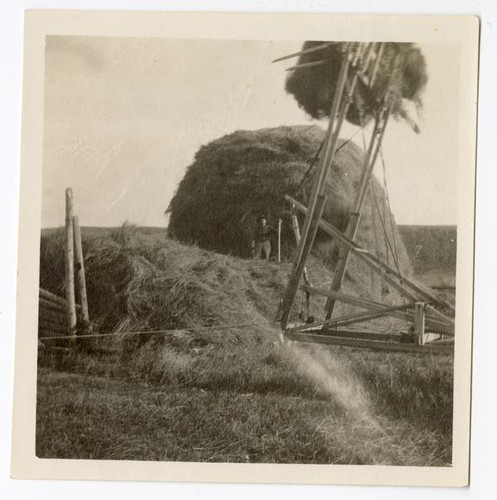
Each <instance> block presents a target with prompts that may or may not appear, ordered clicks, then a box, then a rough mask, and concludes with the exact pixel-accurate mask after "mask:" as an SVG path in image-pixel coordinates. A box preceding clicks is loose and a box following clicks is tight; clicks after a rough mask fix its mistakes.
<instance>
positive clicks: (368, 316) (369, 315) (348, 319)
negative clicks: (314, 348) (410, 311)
mask: <svg viewBox="0 0 497 500" xmlns="http://www.w3.org/2000/svg"><path fill="white" fill-rule="evenodd" d="M411 306H412V304H407V305H401V306H393V307H386V308H384V309H382V310H379V311H372V312H362V313H359V314H350V315H347V316H340V317H339V318H335V319H327V320H324V321H319V322H316V323H311V324H308V325H302V326H298V327H296V328H292V329H290V330H288V331H292V332H297V331H304V330H308V329H310V328H316V327H320V326H334V327H338V326H344V325H351V324H354V323H363V322H364V321H370V320H372V319H376V318H382V317H384V316H389V315H390V313H391V312H394V311H400V310H402V309H407V308H408V307H411Z"/></svg>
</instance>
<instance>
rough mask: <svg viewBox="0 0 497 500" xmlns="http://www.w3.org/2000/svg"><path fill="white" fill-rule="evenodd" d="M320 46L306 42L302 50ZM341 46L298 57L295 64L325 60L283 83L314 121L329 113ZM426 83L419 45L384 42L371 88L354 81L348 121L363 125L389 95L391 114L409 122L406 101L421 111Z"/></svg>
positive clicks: (317, 42) (294, 71)
mask: <svg viewBox="0 0 497 500" xmlns="http://www.w3.org/2000/svg"><path fill="white" fill-rule="evenodd" d="M323 43H324V42H322V41H307V42H305V43H304V45H303V47H302V49H303V50H306V49H311V48H313V47H316V46H318V45H322V44H323ZM343 46H344V42H334V43H329V45H328V46H327V47H326V48H324V49H322V50H317V51H315V52H309V53H305V54H302V55H300V57H299V59H298V62H297V65H301V64H307V63H313V62H318V61H324V64H322V65H318V66H311V67H304V68H296V69H294V70H292V71H291V73H290V74H289V76H288V78H287V80H286V91H287V92H288V93H290V94H292V95H293V96H294V97H295V99H296V101H297V103H298V104H299V106H300V107H301V108H303V109H304V110H305V112H306V113H308V114H309V115H310V116H312V117H313V118H318V119H320V118H324V117H326V116H328V115H329V114H330V110H331V103H332V98H333V94H334V93H335V90H336V86H337V81H338V75H339V72H340V66H341V62H342V54H343V52H342V51H343ZM427 81H428V75H427V70H426V60H425V58H424V56H423V53H422V52H421V49H420V48H419V47H418V46H416V45H415V44H413V43H393V42H391V43H385V44H384V48H383V52H382V56H381V58H380V60H379V63H378V68H377V72H376V77H375V81H374V83H373V85H372V86H369V85H368V83H366V82H364V81H362V80H361V79H358V80H357V84H356V90H355V93H354V100H353V102H352V103H351V105H350V107H349V110H348V114H347V120H348V121H349V122H351V123H353V124H354V125H361V121H362V120H364V121H365V122H366V121H368V120H369V119H371V118H374V117H375V116H376V115H377V113H378V111H379V109H380V107H381V106H382V103H383V100H384V99H385V97H387V94H388V98H389V99H390V104H391V106H392V111H391V112H392V115H393V116H394V117H396V118H404V119H407V120H408V121H409V116H408V111H407V109H406V105H405V104H406V101H410V102H412V103H413V104H414V105H415V107H416V108H417V109H420V108H421V107H422V93H423V90H424V88H425V86H426V83H427ZM361 114H362V115H363V116H362V119H361Z"/></svg>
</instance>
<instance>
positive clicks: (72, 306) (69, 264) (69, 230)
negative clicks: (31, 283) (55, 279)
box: [66, 188, 78, 335]
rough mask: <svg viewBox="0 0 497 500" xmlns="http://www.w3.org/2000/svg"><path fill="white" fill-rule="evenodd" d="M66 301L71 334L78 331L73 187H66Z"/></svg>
mask: <svg viewBox="0 0 497 500" xmlns="http://www.w3.org/2000/svg"><path fill="white" fill-rule="evenodd" d="M66 301H67V323H68V326H69V331H70V334H71V335H75V333H76V324H77V321H78V320H77V316H76V297H75V290H74V227H73V198H72V189H71V188H68V189H66Z"/></svg>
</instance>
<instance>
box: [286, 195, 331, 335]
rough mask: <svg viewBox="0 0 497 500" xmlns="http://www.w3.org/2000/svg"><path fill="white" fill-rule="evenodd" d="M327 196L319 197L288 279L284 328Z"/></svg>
mask: <svg viewBox="0 0 497 500" xmlns="http://www.w3.org/2000/svg"><path fill="white" fill-rule="evenodd" d="M326 200H327V197H326V196H325V195H320V196H319V197H318V203H317V209H316V212H315V214H314V218H313V220H312V221H311V224H310V225H309V227H310V231H309V233H308V237H307V239H305V240H301V246H302V252H301V256H300V257H301V258H300V259H299V260H297V261H296V262H295V263H294V267H293V270H292V274H291V276H290V280H289V281H288V285H287V288H286V291H285V296H284V297H283V303H282V311H283V314H282V316H281V320H280V322H281V326H282V329H283V330H284V329H285V328H286V325H287V323H288V318H289V317H290V312H291V310H292V306H293V303H294V301H295V295H296V294H297V289H298V287H299V284H300V280H301V278H302V275H303V273H304V268H305V262H306V260H307V257H308V255H309V253H310V251H311V248H312V244H313V242H314V238H315V237H316V233H317V231H318V227H319V220H320V219H321V216H322V214H323V210H324V206H325V204H326Z"/></svg>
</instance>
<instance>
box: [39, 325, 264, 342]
mask: <svg viewBox="0 0 497 500" xmlns="http://www.w3.org/2000/svg"><path fill="white" fill-rule="evenodd" d="M249 326H268V324H267V323H241V324H238V325H224V326H199V327H194V328H176V329H171V330H138V331H134V332H133V331H132V332H110V333H89V334H87V335H79V336H75V337H70V336H69V335H54V336H50V337H42V338H40V340H41V341H42V342H43V341H44V340H70V339H75V340H81V339H88V338H96V337H117V336H119V335H123V336H126V335H147V334H156V333H163V334H167V333H169V334H174V333H177V332H200V331H208V330H213V329H216V330H226V329H231V328H242V327H249Z"/></svg>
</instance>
